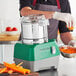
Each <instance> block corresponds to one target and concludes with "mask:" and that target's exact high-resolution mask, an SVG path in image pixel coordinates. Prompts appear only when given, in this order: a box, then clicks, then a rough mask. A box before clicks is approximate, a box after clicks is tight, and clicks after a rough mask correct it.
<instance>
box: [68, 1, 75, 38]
mask: <svg viewBox="0 0 76 76" xmlns="http://www.w3.org/2000/svg"><path fill="white" fill-rule="evenodd" d="M69 1H70V5H71V11H72V16H73V18H74V20H75V27H74V28H75V29H74V31H73V32H72V35H73V36H75V37H76V0H69Z"/></svg>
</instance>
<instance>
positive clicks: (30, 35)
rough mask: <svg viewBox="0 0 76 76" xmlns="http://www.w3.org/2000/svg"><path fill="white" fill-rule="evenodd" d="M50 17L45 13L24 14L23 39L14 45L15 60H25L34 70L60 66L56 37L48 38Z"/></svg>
mask: <svg viewBox="0 0 76 76" xmlns="http://www.w3.org/2000/svg"><path fill="white" fill-rule="evenodd" d="M48 26H49V21H48V19H46V18H45V16H44V15H41V14H40V15H29V16H23V17H22V19H21V28H22V29H21V37H22V40H21V41H20V42H18V43H16V44H15V46H14V61H15V63H16V64H18V63H20V62H23V64H22V66H23V67H24V68H27V69H30V70H31V71H32V72H35V71H41V70H46V69H50V68H52V67H54V68H56V69H57V67H58V62H59V55H60V51H59V48H58V45H57V43H56V40H55V39H51V40H50V39H48V32H47V31H48V29H47V27H48Z"/></svg>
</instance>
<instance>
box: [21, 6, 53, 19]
mask: <svg viewBox="0 0 76 76" xmlns="http://www.w3.org/2000/svg"><path fill="white" fill-rule="evenodd" d="M20 13H21V15H22V16H26V15H31V14H43V15H45V17H46V18H48V19H49V18H52V17H53V14H54V12H51V11H40V10H32V9H31V8H30V7H24V8H22V9H21V11H20Z"/></svg>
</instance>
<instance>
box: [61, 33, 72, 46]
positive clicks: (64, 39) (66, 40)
mask: <svg viewBox="0 0 76 76" xmlns="http://www.w3.org/2000/svg"><path fill="white" fill-rule="evenodd" d="M60 37H61V40H62V42H63V43H64V44H66V45H67V44H68V43H69V41H71V40H73V37H72V35H71V33H70V32H66V33H61V34H60Z"/></svg>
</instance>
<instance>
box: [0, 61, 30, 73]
mask: <svg viewBox="0 0 76 76" xmlns="http://www.w3.org/2000/svg"><path fill="white" fill-rule="evenodd" d="M21 64H23V62H21V63H19V64H18V65H16V64H15V63H13V64H9V63H7V62H4V66H5V68H1V69H0V74H1V73H9V74H12V73H13V72H18V73H21V74H26V73H28V74H29V73H30V70H29V69H25V68H23V67H22V66H21Z"/></svg>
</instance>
